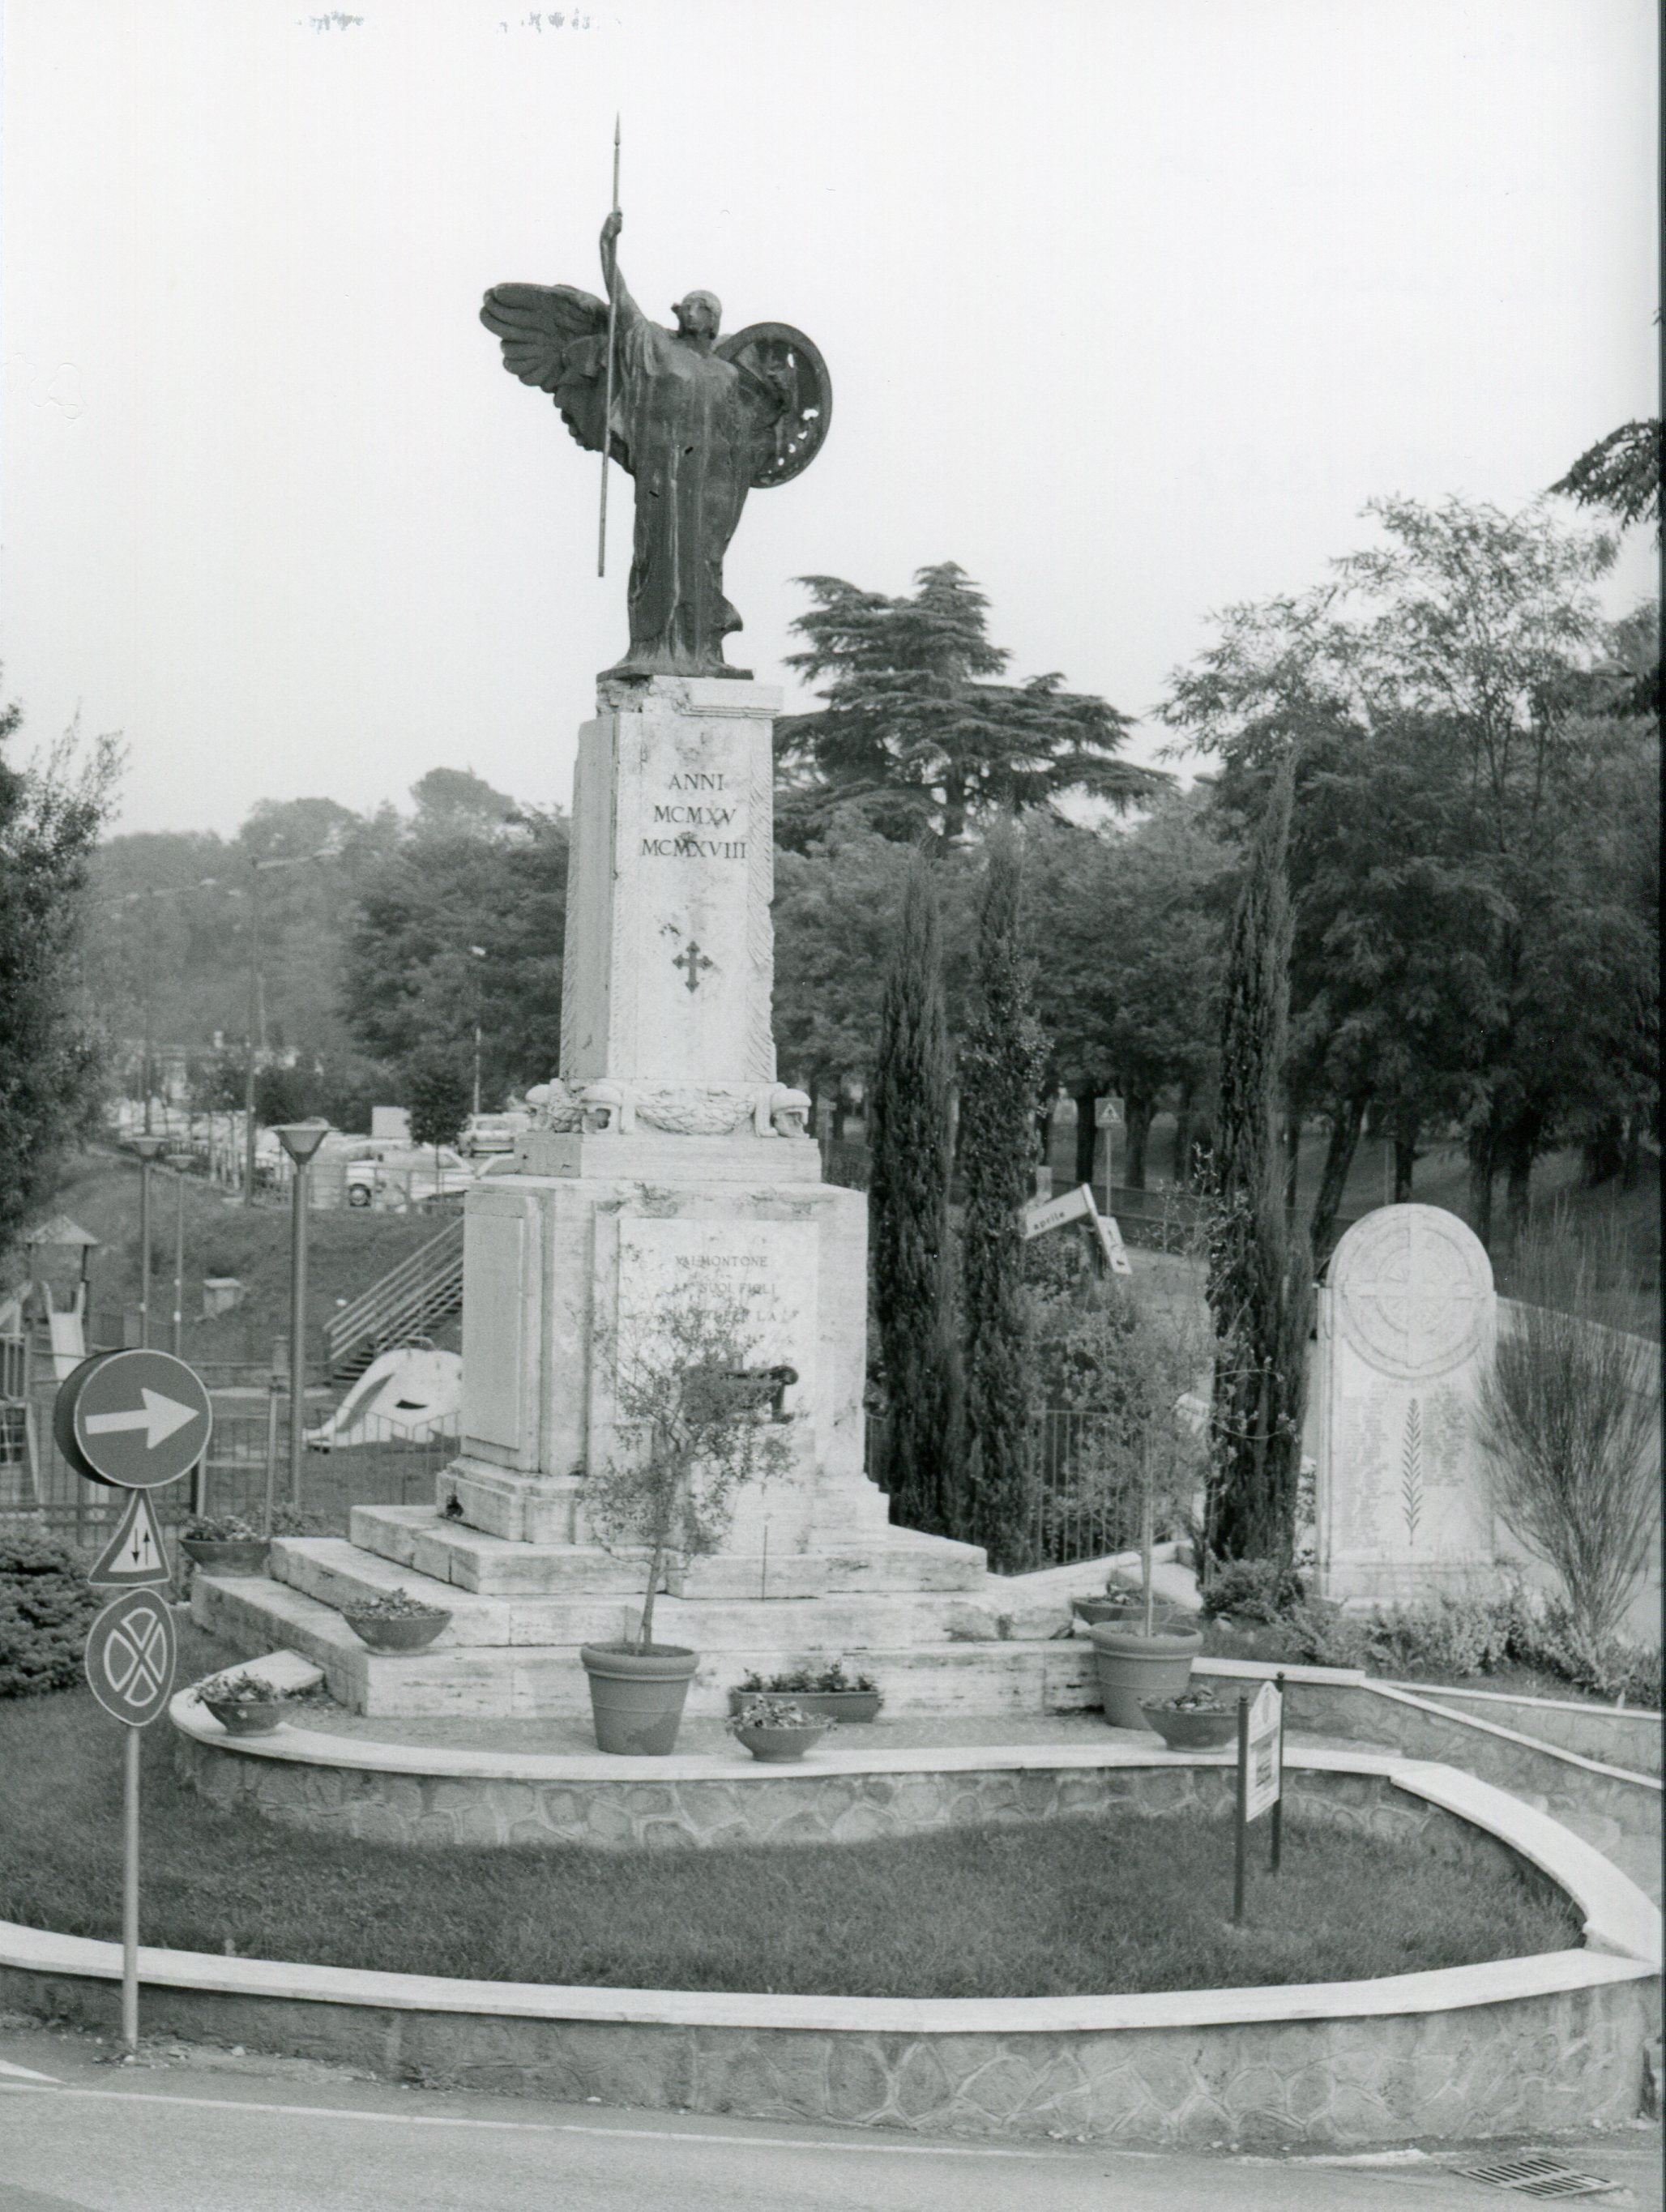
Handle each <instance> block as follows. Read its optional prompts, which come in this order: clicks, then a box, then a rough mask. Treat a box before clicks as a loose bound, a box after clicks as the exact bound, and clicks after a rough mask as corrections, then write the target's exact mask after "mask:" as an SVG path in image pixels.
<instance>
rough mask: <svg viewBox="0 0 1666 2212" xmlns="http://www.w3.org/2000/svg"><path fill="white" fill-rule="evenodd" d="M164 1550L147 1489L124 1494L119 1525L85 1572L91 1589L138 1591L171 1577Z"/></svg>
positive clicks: (170, 1569) (165, 1547)
mask: <svg viewBox="0 0 1666 2212" xmlns="http://www.w3.org/2000/svg"><path fill="white" fill-rule="evenodd" d="M172 1578H173V1568H172V1567H171V1566H170V1565H168V1558H167V1546H166V1545H165V1544H164V1543H163V1541H162V1532H161V1528H160V1527H159V1526H158V1525H157V1521H156V1509H155V1506H154V1505H153V1504H151V1503H150V1492H149V1491H148V1490H133V1491H130V1492H128V1497H127V1510H126V1511H125V1513H124V1514H123V1515H122V1516H121V1526H120V1527H119V1528H118V1529H117V1531H116V1533H115V1534H114V1535H113V1536H112V1538H111V1539H110V1541H109V1542H108V1543H107V1544H106V1546H105V1547H104V1549H103V1550H102V1551H101V1552H100V1553H99V1555H98V1557H97V1559H94V1562H93V1564H92V1565H91V1566H90V1567H89V1568H88V1571H87V1579H88V1582H89V1583H91V1584H92V1585H93V1587H94V1589H143V1587H144V1586H145V1585H146V1584H147V1583H165V1582H168V1581H171V1580H172Z"/></svg>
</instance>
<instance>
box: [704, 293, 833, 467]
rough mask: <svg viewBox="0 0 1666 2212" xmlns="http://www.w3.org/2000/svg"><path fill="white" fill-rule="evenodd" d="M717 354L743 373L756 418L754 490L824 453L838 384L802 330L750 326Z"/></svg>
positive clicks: (787, 326) (721, 345)
mask: <svg viewBox="0 0 1666 2212" xmlns="http://www.w3.org/2000/svg"><path fill="white" fill-rule="evenodd" d="M716 350H717V351H718V352H719V353H720V354H721V356H723V358H724V360H725V361H727V362H733V364H734V366H735V367H736V368H738V369H739V371H740V374H741V380H742V384H743V386H744V389H745V394H746V398H747V402H748V409H749V412H750V413H751V418H752V426H753V428H752V477H751V482H752V489H754V490H755V491H763V490H766V489H768V488H769V486H770V485H771V484H781V483H786V482H787V479H788V477H795V476H797V475H798V474H799V472H800V470H803V469H807V468H808V467H809V465H810V464H811V462H812V461H813V460H814V459H815V458H816V455H817V454H818V453H819V452H820V451H821V445H822V441H823V439H824V438H825V437H826V435H827V426H828V424H829V423H830V422H831V421H832V419H833V383H832V379H831V378H830V376H829V375H828V374H827V363H826V362H824V360H823V359H822V357H821V356H820V354H818V352H817V350H816V349H815V347H814V346H813V345H812V343H810V341H809V339H808V338H807V337H806V336H805V335H804V332H803V331H795V330H794V329H793V325H791V324H790V323H749V324H748V325H747V326H746V328H745V330H744V331H736V332H735V334H734V336H733V337H727V338H720V339H719V340H718V342H717V347H716Z"/></svg>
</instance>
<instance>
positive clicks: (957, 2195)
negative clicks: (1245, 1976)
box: [0, 2016, 1662, 2212]
mask: <svg viewBox="0 0 1666 2212" xmlns="http://www.w3.org/2000/svg"><path fill="white" fill-rule="evenodd" d="M1524 2148H1535V2149H1541V2150H1544V2151H1547V2152H1549V2153H1552V2154H1554V2156H1555V2157H1557V2158H1558V2159H1559V2160H1561V2161H1562V2162H1563V2163H1564V2164H1566V2166H1569V2167H1570V2168H1572V2170H1574V2171H1575V2172H1580V2173H1585V2174H1590V2175H1594V2176H1596V2177H1599V2178H1601V2179H1604V2180H1607V2181H1608V2182H1611V2183H1613V2184H1614V2185H1615V2193H1614V2194H1611V2195H1604V2196H1602V2197H1594V2198H1588V2199H1586V2200H1584V2201H1587V2202H1590V2203H1595V2204H1604V2203H1606V2204H1618V2205H1630V2204H1637V2205H1641V2206H1644V2207H1646V2208H1651V2212H1658V2208H1660V2206H1661V2202H1662V2197H1661V2186H1660V2152H1661V2142H1660V2130H1659V2129H1658V2128H1657V2127H1654V2126H1644V2125H1642V2124H1638V2125H1636V2126H1634V2127H1632V2128H1627V2129H1624V2130H1619V2131H1617V2132H1615V2133H1613V2134H1608V2135H1602V2136H1584V2137H1582V2138H1578V2139H1577V2140H1569V2139H1566V2138H1560V2139H1557V2140H1555V2141H1554V2142H1553V2141H1545V2142H1538V2143H1534V2144H1530V2145H1529V2144H1523V2143H1511V2144H1499V2143H1487V2144H1477V2145H1473V2146H1469V2147H1468V2148H1466V2149H1463V2150H1459V2151H1454V2150H1453V2149H1451V2148H1450V2147H1447V2146H1429V2147H1427V2148H1421V2149H1401V2150H1396V2151H1392V2152H1389V2153H1387V2154H1380V2155H1378V2156H1377V2157H1375V2158H1373V2157H1371V2156H1369V2155H1368V2156H1366V2157H1365V2158H1363V2159H1361V2158H1359V2157H1357V2156H1351V2157H1347V2158H1343V2159H1335V2158H1325V2157H1315V2156H1312V2155H1298V2156H1294V2157H1285V2158H1251V2157H1245V2156H1235V2155H1232V2154H1231V2153H1230V2152H1227V2151H1225V2150H1224V2149H1223V2150H1222V2151H1221V2152H1219V2154H1174V2153H1168V2152H1134V2151H1124V2150H1110V2149H1107V2148H1102V2147H1096V2146H1093V2145H1084V2144H1077V2143H1073V2142H1058V2143H1048V2142H1043V2143H1031V2142H1022V2143H1020V2142H1012V2143H997V2142H982V2141H973V2140H970V2139H964V2138H954V2139H950V2138H944V2137H934V2136H903V2135H887V2134H881V2133H879V2132H878V2131H864V2130H854V2129H836V2128H824V2127H814V2126H809V2125H800V2124H795V2123H782V2124H754V2123H751V2122H746V2121H736V2120H729V2119H708V2118H702V2117H699V2116H696V2115H694V2114H690V2113H666V2112H630V2111H622V2110H614V2109H611V2108H607V2107H604V2106H599V2105H579V2106H566V2105H556V2104H550V2103H546V2102H544V2101H543V2100H537V2099H525V2100H522V2099H509V2098H501V2097H477V2096H463V2095H456V2094H451V2093H441V2092H435V2091H431V2090H429V2089H425V2088H422V2087H404V2086H400V2085H397V2084H394V2083H390V2082H386V2081H376V2080H374V2079H371V2078H369V2077H367V2076H364V2075H357V2074H355V2073H353V2072H351V2071H350V2070H348V2069H344V2068H338V2067H329V2066H323V2065H319V2064H316V2063H313V2062H310V2061H307V2060H303V2059H285V2058H275V2057H260V2056H258V2055H247V2056H245V2055H244V2054H242V2053H241V2052H226V2051H216V2050H213V2049H210V2048H206V2047H204V2046H202V2045H194V2046H187V2045H182V2044H178V2043H174V2042H173V2041H171V2040H164V2041H161V2042H153V2043H147V2044H146V2045H143V2048H142V2051H141V2055H140V2057H139V2059H138V2061H137V2063H131V2064H122V2063H119V2062H118V2061H117V2059H116V2056H115V2053H114V2051H113V2048H112V2046H111V2045H108V2044H104V2043H100V2042H99V2041H97V2040H96V2039H94V2037H92V2036H90V2035H86V2034H82V2033H76V2032H75V2031H67V2032H64V2031H57V2030H52V2031H47V2030H43V2029H39V2028H33V2027H26V2026H23V2025H21V2024H19V2023H17V2022H16V2021H15V2016H12V2017H11V2018H10V2019H9V2021H7V2022H6V2023H4V2024H3V2025H0V2212H371V2209H372V2208H375V2212H381V2208H383V2207H386V2206H397V2207H398V2208H399V2212H867V2208H873V2212H997V2208H999V2212H1031V2208H1034V2212H1043V2208H1045V2212H1086V2208H1088V2207H1092V2208H1093V2212H1106V2208H1110V2207H1114V2208H1116V2212H1395V2208H1397V2207H1402V2206H1403V2207H1405V2208H1407V2212H1485V2208H1486V2207H1487V2205H1489V2204H1490V2205H1493V2206H1498V2207H1503V2206H1505V2205H1507V2204H1509V2203H1530V2202H1533V2201H1534V2200H1533V2199H1531V2198H1528V2197H1517V2196H1515V2195H1513V2194H1512V2193H1509V2192H1505V2191H1500V2190H1498V2189H1496V2188H1493V2187H1490V2186H1488V2185H1484V2184H1482V2183H1479V2182H1475V2181H1473V2180H1470V2179H1466V2178H1464V2177H1462V2175H1461V2174H1459V2173H1457V2172H1456V2171H1455V2169H1456V2168H1457V2167H1460V2166H1464V2165H1468V2164H1479V2163H1482V2162H1485V2161H1489V2160H1495V2159H1498V2158H1499V2157H1503V2156H1505V2155H1509V2154H1512V2153H1516V2152H1519V2151H1521V2150H1523V2149H1524Z"/></svg>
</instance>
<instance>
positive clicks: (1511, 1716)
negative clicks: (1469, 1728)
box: [1387, 1682, 1666, 1775]
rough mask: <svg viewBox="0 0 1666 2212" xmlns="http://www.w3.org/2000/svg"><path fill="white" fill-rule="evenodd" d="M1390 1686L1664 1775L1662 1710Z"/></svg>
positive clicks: (1563, 1747) (1586, 1754)
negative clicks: (1649, 1710)
mask: <svg viewBox="0 0 1666 2212" xmlns="http://www.w3.org/2000/svg"><path fill="white" fill-rule="evenodd" d="M1387 1687H1389V1688H1390V1689H1395V1690H1408V1691H1409V1692H1411V1694H1412V1695H1413V1696H1414V1698H1423V1699H1428V1700H1429V1701H1430V1702H1431V1703H1432V1704H1434V1705H1449V1706H1450V1708H1451V1710H1452V1711H1454V1712H1457V1713H1467V1714H1468V1716H1469V1717H1470V1719H1471V1720H1477V1721H1490V1722H1491V1723H1492V1724H1493V1727H1494V1728H1507V1729H1515V1730H1516V1732H1517V1734H1518V1735H1530V1736H1535V1737H1536V1738H1537V1739H1538V1741H1540V1742H1541V1743H1547V1744H1552V1745H1554V1747H1556V1749H1557V1750H1559V1751H1572V1752H1576V1753H1578V1756H1579V1757H1580V1758H1581V1759H1597V1760H1599V1761H1600V1762H1601V1763H1602V1765H1605V1766H1623V1767H1626V1769H1627V1770H1628V1771H1630V1772H1632V1773H1633V1774H1653V1775H1658V1774H1659V1773H1660V1771H1661V1768H1662V1765H1663V1763H1666V1762H1663V1751H1666V1734H1663V1720H1662V1717H1661V1715H1660V1714H1659V1713H1651V1712H1645V1711H1642V1710H1641V1709H1640V1708H1639V1710H1638V1711H1632V1710H1631V1708H1630V1707H1629V1706H1627V1707H1626V1708H1624V1709H1623V1710H1616V1708H1615V1707H1614V1706H1613V1705H1573V1704H1572V1703H1569V1702H1567V1701H1565V1700H1563V1699H1555V1698H1506V1697H1500V1696H1499V1695H1498V1694H1496V1693H1495V1692H1492V1691H1479V1690H1477V1691H1473V1692H1471V1691H1464V1690H1452V1689H1448V1688H1446V1687H1445V1686H1444V1685H1443V1686H1439V1687H1436V1686H1434V1685H1432V1684H1428V1683H1423V1682H1392V1683H1389V1684H1388V1685H1387Z"/></svg>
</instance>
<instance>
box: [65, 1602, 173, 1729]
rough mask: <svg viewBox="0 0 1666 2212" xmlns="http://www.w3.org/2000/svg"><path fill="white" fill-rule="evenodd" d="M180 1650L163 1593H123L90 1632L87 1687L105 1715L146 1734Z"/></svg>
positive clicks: (166, 1692)
mask: <svg viewBox="0 0 1666 2212" xmlns="http://www.w3.org/2000/svg"><path fill="white" fill-rule="evenodd" d="M178 1657H179V1638H178V1637H177V1636H176V1634H175V1632H174V1628H173V1613H172V1611H171V1610H170V1608H169V1606H168V1602H167V1596H166V1595H164V1594H163V1592H161V1591H160V1590H149V1589H136V1590H124V1591H123V1593H122V1595H120V1596H119V1597H118V1598H112V1600H111V1601H110V1603H109V1604H108V1605H106V1607H105V1608H104V1610H103V1612H102V1613H98V1614H96V1615H95V1616H94V1621H93V1625H92V1626H91V1627H90V1628H89V1629H88V1632H87V1658H86V1667H87V1680H88V1686H89V1687H90V1688H91V1690H92V1692H93V1695H94V1697H95V1698H96V1699H98V1701H99V1703H100V1705H102V1706H103V1707H104V1710H105V1711H106V1712H107V1713H113V1714H114V1716H115V1717H116V1718H117V1719H118V1720H119V1721H125V1722H126V1723H127V1725H128V1727H129V1728H143V1727H144V1726H145V1725H146V1723H148V1722H150V1721H154V1720H155V1717H156V1716H157V1715H158V1713H160V1712H161V1710H162V1708H163V1706H164V1705H167V1700H168V1696H169V1693H170V1692H171V1691H172V1690H173V1668H174V1665H175V1663H176V1662H177V1660H178Z"/></svg>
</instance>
